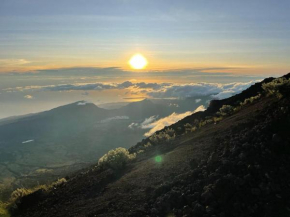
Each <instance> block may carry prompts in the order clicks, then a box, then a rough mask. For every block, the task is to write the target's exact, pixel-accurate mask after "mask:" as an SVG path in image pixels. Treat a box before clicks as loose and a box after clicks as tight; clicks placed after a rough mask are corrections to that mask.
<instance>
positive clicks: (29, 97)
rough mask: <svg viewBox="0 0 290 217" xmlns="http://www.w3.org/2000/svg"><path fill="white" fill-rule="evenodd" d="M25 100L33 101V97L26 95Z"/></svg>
mask: <svg viewBox="0 0 290 217" xmlns="http://www.w3.org/2000/svg"><path fill="white" fill-rule="evenodd" d="M24 98H26V99H33V96H31V95H25V96H24Z"/></svg>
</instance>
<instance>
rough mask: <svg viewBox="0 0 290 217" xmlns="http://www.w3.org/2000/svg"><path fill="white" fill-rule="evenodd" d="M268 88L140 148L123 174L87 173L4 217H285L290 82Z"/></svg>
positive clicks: (224, 103) (218, 104)
mask: <svg viewBox="0 0 290 217" xmlns="http://www.w3.org/2000/svg"><path fill="white" fill-rule="evenodd" d="M289 76H290V74H289V75H288V77H287V78H289ZM273 80H274V79H273V78H269V79H266V80H264V81H263V82H260V83H257V84H255V85H253V86H252V87H250V88H249V89H247V90H245V91H244V92H242V93H240V94H238V95H236V96H233V97H230V98H228V99H224V100H220V101H218V100H217V101H214V102H213V103H211V104H210V106H209V108H208V109H207V110H206V111H205V112H198V113H195V114H193V115H191V116H189V117H186V118H185V119H183V120H181V121H179V122H178V123H176V124H173V125H172V126H170V127H167V128H165V129H163V130H161V131H159V132H157V134H156V135H153V136H152V137H149V138H147V139H144V140H142V141H141V142H139V143H137V145H135V146H133V147H131V148H130V149H129V151H130V153H131V154H133V153H137V157H136V158H135V159H134V160H132V161H130V162H129V163H128V164H127V165H126V167H124V168H123V169H122V168H121V167H120V168H121V169H114V167H99V166H97V165H94V166H93V167H91V168H88V169H87V170H82V171H81V172H79V173H76V174H74V175H71V176H70V177H67V180H68V181H67V182H66V183H64V184H62V185H59V186H57V187H55V188H54V189H52V190H50V191H44V190H38V191H36V192H35V193H33V194H30V195H28V196H24V197H23V198H21V199H20V200H19V201H18V203H17V209H14V210H13V209H12V210H13V215H12V216H14V217H20V216H21V217H38V216H42V217H55V216H58V217H64V216H65V217H70V216H71V217H74V216H87V217H89V216H98V217H107V216H110V217H113V216H116V217H117V216H118V217H136V216H138V217H143V216H144V217H146V216H152V217H157V216H176V217H181V216H196V217H209V216H210V217H213V216H219V217H233V216H235V217H245V216H253V217H272V216H279V217H289V216H290V210H289V205H290V204H289V201H290V196H289V195H290V185H289V179H290V176H289V174H290V157H289V156H290V135H289V129H290V107H289V105H290V80H288V81H287V82H285V83H283V85H281V83H279V81H277V80H276V81H277V83H275V82H274V83H269V82H271V81H273ZM262 83H268V87H269V88H270V90H271V88H274V90H276V91H274V92H273V91H265V90H264V89H263V88H262ZM277 90H278V92H277ZM279 90H283V91H284V92H283V94H282V95H281V94H280V93H281V92H279ZM142 104H145V106H147V105H149V104H150V102H147V101H145V102H142ZM131 106H132V107H134V108H136V107H137V108H138V106H136V105H134V104H133V105H131ZM129 108H131V107H130V106H129ZM141 114H142V113H141ZM169 128H170V129H171V130H169ZM148 142H150V144H151V145H148ZM140 150H142V152H139V151H140ZM96 166H97V167H96Z"/></svg>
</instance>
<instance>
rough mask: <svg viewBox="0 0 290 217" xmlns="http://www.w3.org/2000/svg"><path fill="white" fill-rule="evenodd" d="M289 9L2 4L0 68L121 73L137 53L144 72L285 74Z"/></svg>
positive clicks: (231, 0)
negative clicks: (108, 69)
mask: <svg viewBox="0 0 290 217" xmlns="http://www.w3.org/2000/svg"><path fill="white" fill-rule="evenodd" d="M289 9H290V2H289V1H286V0H280V1H278V2H277V1H273V0H272V1H270V0H263V1H260V0H259V1H258V0H256V1H255V0H254V1H253V0H252V1H248V0H246V1H235V0H224V1H213V0H199V1H198V0H190V1H172V0H167V1H160V0H159V1H158V0H154V1H153V0H148V1H140V0H138V1H137V0H109V1H92V0H60V1H54V0H52V1H44V0H20V1H19V0H2V1H1V3H0V27H1V28H0V29H1V30H0V31H1V35H0V48H1V49H0V61H1V60H2V67H1V69H0V70H1V71H2V72H7V71H13V70H14V71H17V70H19V71H27V70H37V69H48V68H62V67H77V66H82V67H84V66H99V67H110V66H116V67H122V68H126V67H127V60H128V58H129V57H130V56H131V55H132V54H134V53H135V52H142V53H144V54H145V55H146V57H147V58H148V59H149V63H150V64H149V68H148V69H153V68H154V69H155V68H161V69H164V68H166V69H168V68H179V67H181V68H196V67H233V66H235V67H239V68H240V70H238V72H240V73H244V74H247V73H248V74H249V73H254V74H265V73H267V74H275V73H278V74H283V73H285V70H287V69H288V68H289V63H288V56H289V54H290V40H289V35H290V34H289V33H290V32H289V31H290V21H289V20H290V15H289V13H288V11H289Z"/></svg>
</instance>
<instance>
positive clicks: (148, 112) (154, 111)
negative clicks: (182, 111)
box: [118, 99, 175, 118]
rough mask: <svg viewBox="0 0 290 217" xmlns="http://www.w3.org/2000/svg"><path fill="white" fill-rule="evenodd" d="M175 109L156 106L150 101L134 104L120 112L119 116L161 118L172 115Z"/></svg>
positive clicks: (121, 109) (145, 100)
mask: <svg viewBox="0 0 290 217" xmlns="http://www.w3.org/2000/svg"><path fill="white" fill-rule="evenodd" d="M174 111H175V109H174V108H173V109H172V108H170V107H168V106H165V105H161V104H155V103H153V102H152V101H151V100H149V99H144V100H142V101H138V102H132V103H130V104H128V105H126V106H124V107H123V108H120V109H119V110H118V113H119V114H124V115H128V116H129V117H132V118H147V117H150V116H153V115H159V116H161V117H164V116H167V115H170V114H171V113H172V112H174Z"/></svg>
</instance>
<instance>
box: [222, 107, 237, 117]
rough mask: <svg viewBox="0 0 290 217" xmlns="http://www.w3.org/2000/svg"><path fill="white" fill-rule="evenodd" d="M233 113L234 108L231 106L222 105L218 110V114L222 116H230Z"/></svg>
mask: <svg viewBox="0 0 290 217" xmlns="http://www.w3.org/2000/svg"><path fill="white" fill-rule="evenodd" d="M233 112H234V108H233V106H231V105H223V106H222V107H221V108H220V114H221V115H222V116H227V115H231V114H233Z"/></svg>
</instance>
